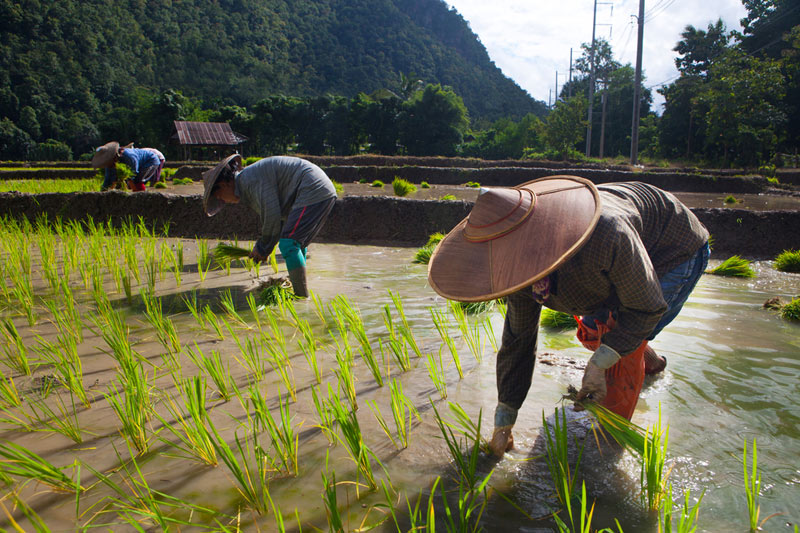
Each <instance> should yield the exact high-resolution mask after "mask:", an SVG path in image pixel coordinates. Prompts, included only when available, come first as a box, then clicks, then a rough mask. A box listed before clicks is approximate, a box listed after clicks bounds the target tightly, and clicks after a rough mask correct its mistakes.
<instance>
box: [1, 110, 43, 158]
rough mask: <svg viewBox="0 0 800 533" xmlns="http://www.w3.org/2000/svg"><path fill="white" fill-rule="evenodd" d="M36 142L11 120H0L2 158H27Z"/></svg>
mask: <svg viewBox="0 0 800 533" xmlns="http://www.w3.org/2000/svg"><path fill="white" fill-rule="evenodd" d="M34 145H35V143H34V142H33V140H32V139H31V136H30V135H28V134H27V133H26V132H25V131H23V130H21V129H20V128H18V127H17V125H16V124H14V123H13V122H11V120H9V119H7V118H4V119H2V120H0V159H12V160H25V159H27V158H28V154H29V153H30V151H31V150H32V149H33V147H34Z"/></svg>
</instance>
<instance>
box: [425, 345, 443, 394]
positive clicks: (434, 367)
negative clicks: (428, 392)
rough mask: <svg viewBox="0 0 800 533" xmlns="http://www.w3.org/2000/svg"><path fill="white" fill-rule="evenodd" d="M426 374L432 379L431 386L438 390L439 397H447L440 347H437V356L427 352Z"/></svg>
mask: <svg viewBox="0 0 800 533" xmlns="http://www.w3.org/2000/svg"><path fill="white" fill-rule="evenodd" d="M427 367H428V375H429V376H430V377H431V381H433V386H434V387H436V390H437V391H439V397H440V398H441V399H442V400H444V399H446V398H447V380H446V379H445V376H444V365H443V364H442V348H441V347H440V348H439V356H438V357H436V356H435V355H433V354H432V353H429V354H428V364H427Z"/></svg>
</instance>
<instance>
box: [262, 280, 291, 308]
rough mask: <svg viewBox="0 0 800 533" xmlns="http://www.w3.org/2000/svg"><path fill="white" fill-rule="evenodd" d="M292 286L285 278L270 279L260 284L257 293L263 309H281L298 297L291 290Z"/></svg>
mask: <svg viewBox="0 0 800 533" xmlns="http://www.w3.org/2000/svg"><path fill="white" fill-rule="evenodd" d="M290 287H291V285H290V284H289V283H288V281H287V280H285V279H283V278H269V279H267V280H263V281H261V282H260V283H259V286H258V288H257V289H256V292H257V294H258V298H257V301H258V304H259V306H262V307H274V306H279V307H281V306H282V305H283V303H284V302H286V301H287V300H294V299H296V298H297V296H296V295H295V294H294V292H292V291H291V290H290Z"/></svg>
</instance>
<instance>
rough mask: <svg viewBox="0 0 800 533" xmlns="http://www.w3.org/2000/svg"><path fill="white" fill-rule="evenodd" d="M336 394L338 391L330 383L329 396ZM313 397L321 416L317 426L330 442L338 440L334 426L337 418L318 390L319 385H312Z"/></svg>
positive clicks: (318, 413)
mask: <svg viewBox="0 0 800 533" xmlns="http://www.w3.org/2000/svg"><path fill="white" fill-rule="evenodd" d="M335 394H336V392H335V391H334V390H333V387H332V386H331V384H330V383H328V398H330V397H331V396H334V395H335ZM311 398H312V400H313V401H314V407H315V408H316V410H317V415H318V416H319V424H317V427H318V428H319V429H320V430H321V431H322V433H323V435H325V437H326V438H327V439H328V442H330V443H331V444H334V443H335V441H336V435H335V433H334V432H333V426H334V424H336V418H335V417H334V416H333V411H331V409H330V407H329V405H328V402H326V401H325V400H324V399H322V398H320V397H319V393H318V392H317V387H316V386H315V385H312V386H311Z"/></svg>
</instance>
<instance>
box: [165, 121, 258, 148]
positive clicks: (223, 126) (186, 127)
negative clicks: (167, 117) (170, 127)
mask: <svg viewBox="0 0 800 533" xmlns="http://www.w3.org/2000/svg"><path fill="white" fill-rule="evenodd" d="M172 138H173V139H174V140H176V141H177V142H178V144H182V145H204V146H236V145H239V144H242V143H243V142H245V141H246V140H247V137H244V136H243V135H239V134H237V133H234V132H233V130H231V126H230V124H228V123H227V122H187V121H182V120H176V121H175V134H173V136H172Z"/></svg>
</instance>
